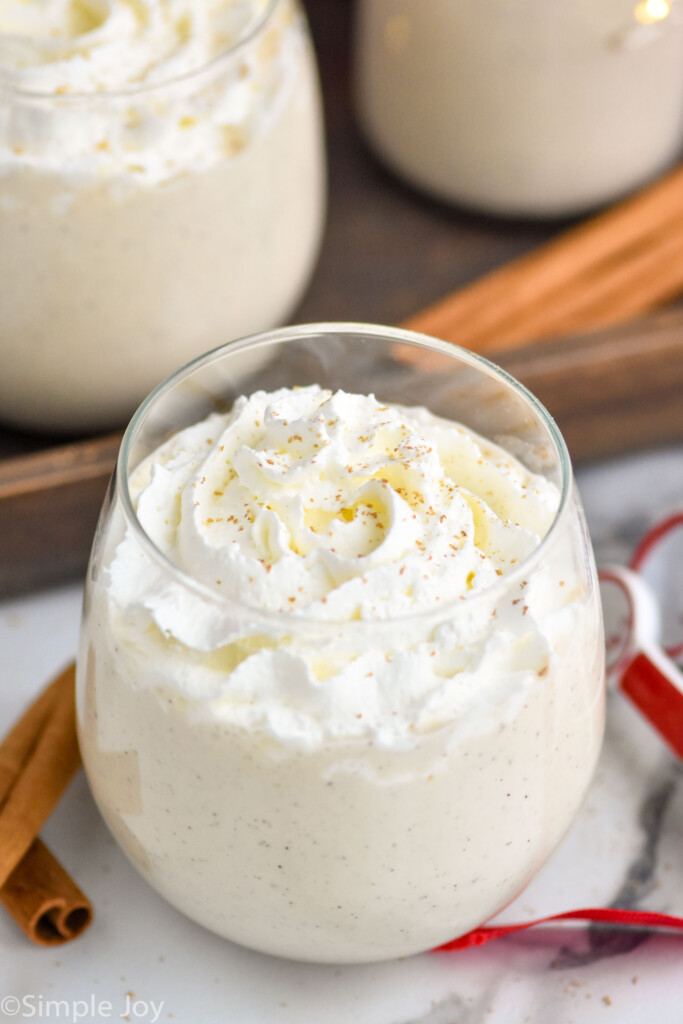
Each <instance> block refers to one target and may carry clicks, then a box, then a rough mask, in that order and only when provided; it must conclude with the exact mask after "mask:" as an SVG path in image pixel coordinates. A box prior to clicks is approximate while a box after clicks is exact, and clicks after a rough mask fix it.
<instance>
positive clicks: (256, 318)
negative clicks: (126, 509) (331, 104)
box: [0, 0, 325, 431]
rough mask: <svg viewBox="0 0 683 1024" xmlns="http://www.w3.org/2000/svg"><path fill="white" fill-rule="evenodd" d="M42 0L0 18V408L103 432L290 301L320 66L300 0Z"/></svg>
mask: <svg viewBox="0 0 683 1024" xmlns="http://www.w3.org/2000/svg"><path fill="white" fill-rule="evenodd" d="M23 6H26V7H30V6H31V5H23ZM39 6H44V5H39V4H34V5H33V7H35V8H38V7H39ZM47 6H48V7H50V10H49V11H48V12H44V13H43V14H41V13H40V12H38V13H35V12H33V13H34V14H35V18H34V23H35V25H36V26H37V27H36V33H37V35H36V36H32V35H30V34H29V33H28V32H27V33H26V34H23V33H24V29H23V27H22V26H23V24H24V23H23V21H22V19H20V18H19V15H18V14H17V17H16V19H15V20H16V21H17V23H18V24H19V26H20V27H19V28H18V29H16V30H15V31H13V30H12V29H11V27H8V26H11V24H12V17H11V14H12V12H10V13H9V14H8V18H9V22H8V24H3V26H2V31H0V163H1V164H2V194H0V305H1V306H2V321H1V322H0V358H1V359H2V366H3V370H2V373H1V374H0V410H1V415H2V418H3V419H4V420H6V421H8V422H11V423H14V424H17V425H20V426H29V427H39V428H44V429H51V430H70V431H71V430H86V429H95V428H99V429H101V428H103V427H104V426H107V425H117V424H124V423H126V422H127V421H128V419H129V418H130V416H131V415H132V413H133V412H134V410H135V408H136V407H137V405H138V404H139V403H140V402H141V401H142V399H143V398H144V397H145V395H146V394H147V393H148V392H149V391H150V390H151V389H152V388H153V387H155V386H156V384H157V383H158V382H159V380H161V379H162V378H163V377H165V376H167V375H168V374H169V373H172V372H173V371H174V370H175V369H176V368H177V367H178V366H180V365H181V364H182V363H184V362H187V361H188V360H189V359H192V358H194V357H196V356H198V355H200V354H201V353H203V352H206V351H207V350H208V349H211V348H215V347H216V346H217V345H220V344H224V343H226V342H228V341H230V340H232V339H234V338H239V337H242V336H243V335H244V334H247V333H250V332H255V331H264V330H266V329H269V328H272V327H275V326H276V325H278V324H280V323H283V322H284V321H285V320H286V319H287V317H288V316H289V315H290V313H291V310H292V309H293V308H294V306H295V304H296V303H297V301H298V300H299V298H300V296H301V294H302V292H303V289H304V287H305V286H306V284H307V282H308V278H309V276H310V273H311V271H312V269H313V265H314V262H315V259H316V257H317V254H318V248H319V244H320V239H321V234H322V227H323V216H324V207H325V160H324V145H323V130H322V117H321V105H320V96H319V88H318V78H317V71H316V65H315V57H314V53H313V48H312V45H311V41H310V37H309V33H308V27H307V24H306V20H305V18H304V15H303V13H302V10H301V7H300V4H299V2H298V0H247V2H245V3H241V4H235V3H232V2H227V0H224V2H221V0H219V2H218V3H215V4H201V3H200V4H198V5H197V4H194V5H193V4H192V3H189V4H185V5H183V3H180V4H179V5H165V4H156V5H155V4H152V5H151V10H147V5H141V4H129V3H124V2H121V3H117V2H116V0H113V2H112V3H106V4H105V3H83V4H71V5H69V4H67V5H59V4H52V5H47ZM62 8H63V11H64V13H63V18H64V20H65V25H64V26H61V25H60V26H58V27H60V28H61V34H60V32H59V31H58V30H57V29H55V30H54V31H53V32H52V34H50V32H49V31H48V30H49V29H51V25H50V19H49V15H53V16H54V15H55V11H57V12H58V13H59V11H60V10H61V9H62ZM24 13H25V16H26V17H25V20H26V21H27V23H28V24H29V25H30V24H31V18H30V15H31V13H32V12H31V11H30V10H28V11H27V12H24ZM41 19H42V20H41ZM242 21H243V22H244V24H243V25H242V26H241V28H240V24H241V22H242ZM168 22H170V24H169V23H168ZM81 23H82V24H81ZM131 23H132V24H133V26H134V30H131V29H130V25H131ZM127 31H128V32H130V36H131V38H130V40H128V39H127V37H125V36H124V38H121V33H125V32H127ZM41 33H42V35H41ZM207 34H209V38H210V41H211V43H212V49H211V50H210V51H209V52H208V53H204V50H206V49H207V46H208V44H207V39H206V38H205V37H206V36H207ZM223 39H224V40H226V41H225V42H224V43H223V42H221V40H223ZM127 43H128V45H127ZM202 45H203V46H204V50H203V49H202ZM115 46H118V51H116V54H115V56H116V59H114V53H113V51H112V47H115ZM165 46H166V47H167V48H168V50H169V53H166V52H165V50H164V47H165ZM221 47H222V49H221ZM34 51H35V53H34ZM214 51H216V52H215V55H214V56H211V53H213V52H214ZM27 54H28V56H26V55H27ZM36 54H37V56H36ZM143 72H144V74H143ZM62 74H63V75H64V78H65V79H66V82H65V83H63V82H62V80H61V79H60V77H59V76H60V75H62ZM98 74H99V76H100V77H98ZM112 76H113V77H114V83H115V84H114V86H113V87H111V88H110V87H109V80H110V78H111V77H112ZM55 79H56V80H55ZM120 83H122V84H120ZM55 86H56V87H55Z"/></svg>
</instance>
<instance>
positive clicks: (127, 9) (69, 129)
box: [0, 0, 302, 184]
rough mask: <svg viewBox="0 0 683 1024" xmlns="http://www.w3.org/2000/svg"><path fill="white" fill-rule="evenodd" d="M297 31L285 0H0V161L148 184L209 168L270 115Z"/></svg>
mask: <svg viewBox="0 0 683 1024" xmlns="http://www.w3.org/2000/svg"><path fill="white" fill-rule="evenodd" d="M261 26H263V28H262V31H256V30H257V29H260V28H261ZM252 32H255V35H254V38H253V40H252V41H251V42H250V43H249V44H248V45H246V46H245V47H243V48H238V50H237V51H236V53H235V58H234V59H230V60H225V61H216V60H215V59H216V58H218V57H220V55H222V54H226V53H227V52H228V51H230V50H231V49H232V48H234V47H235V46H236V45H237V44H238V43H239V42H240V41H242V40H245V39H246V38H247V37H251V34H252ZM301 40H302V31H301V22H300V19H299V17H298V16H297V15H296V14H295V5H294V3H293V0H278V2H276V3H273V0H202V2H198V0H0V172H4V173H8V172H9V171H11V170H13V169H16V168H24V167H26V166H30V167H33V168H35V169H36V170H40V171H43V172H49V173H52V174H57V175H59V176H60V177H61V178H63V179H65V180H67V181H80V182H82V181H83V180H84V179H90V178H95V179H101V178H105V179H106V178H111V177H121V176H122V175H127V176H128V177H130V178H131V179H132V180H133V181H134V182H136V183H137V184H140V183H145V182H147V183H152V184H154V183H158V182H159V181H164V180H166V179H168V178H172V177H174V176H176V175H178V174H181V173H183V172H186V171H187V170H188V169H192V170H202V169H206V168H209V167H212V166H214V165H215V164H216V163H217V162H219V161H220V160H222V159H225V158H226V157H234V156H236V155H238V154H239V153H241V152H242V150H243V149H244V148H245V147H246V146H247V145H248V144H249V142H250V141H251V140H252V139H253V138H254V137H255V136H258V134H259V133H260V132H262V131H263V130H265V129H266V128H267V126H268V125H269V124H271V123H273V120H274V118H275V117H276V116H277V113H278V112H279V110H280V109H281V108H282V105H283V104H284V103H285V101H286V98H287V97H288V96H289V94H290V93H291V82H292V80H293V77H294V76H293V72H294V70H295V69H296V68H297V67H298V64H299V61H300V58H301ZM212 62H215V63H213V64H212ZM202 69H204V70H202ZM195 72H200V74H197V75H195V74H194V73H195ZM3 87H9V89H8V91H7V92H6V93H5V94H4V95H3V92H2V90H3ZM12 90H18V92H13V91H12ZM27 93H28V94H33V95H35V96H37V97H42V98H46V99H47V100H50V101H51V103H48V104H43V103H41V102H40V101H38V102H36V101H33V100H31V99H28V98H27V97H26V96H25V95H24V94H27ZM74 98H76V99H77V102H75V103H74V102H71V103H70V102H69V100H73V99H74Z"/></svg>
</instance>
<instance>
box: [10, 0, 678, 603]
mask: <svg viewBox="0 0 683 1024" xmlns="http://www.w3.org/2000/svg"><path fill="white" fill-rule="evenodd" d="M308 10H309V16H310V20H311V26H312V30H313V34H314V39H315V43H316V47H317V51H318V56H319V63H320V68H321V78H322V82H323V92H324V97H325V107H326V117H327V130H328V148H329V156H330V203H329V213H328V223H327V230H326V234H325V239H324V242H323V248H322V252H321V256H320V261H319V264H318V267H317V269H316V272H315V275H314V278H313V281H312V283H311V286H310V289H309V291H308V293H307V295H306V296H305V298H304V300H303V302H302V303H301V305H300V307H299V309H298V310H297V311H296V312H295V314H294V316H293V318H292V322H306V321H315V320H359V321H370V322H379V323H399V322H400V321H401V320H403V319H405V318H406V317H408V316H410V315H411V314H413V313H414V312H415V311H416V310H417V309H420V308H422V307H424V306H426V305H429V304H430V303H432V302H434V301H435V300H437V299H439V298H441V297H442V296H443V295H445V294H446V293H448V292H450V291H452V290H454V289H455V288H457V287H459V286H461V285H464V284H466V283H467V282H469V281H471V280H473V279H475V278H477V277H480V276H481V275H482V274H484V273H486V272H487V271H489V270H492V269H493V268H495V267H497V266H500V265H501V264H503V263H505V262H507V261H508V260H510V259H513V258H514V257H516V256H519V255H521V254H522V253H523V252H526V251H528V250H530V249H532V248H535V247H536V246H538V245H540V244H541V243H543V242H544V241H546V240H548V239H549V238H550V237H552V236H553V235H554V234H556V233H557V232H558V231H559V230H560V229H561V228H563V227H564V226H565V225H564V224H558V223H555V224H547V223H545V224H537V223H523V222H504V223H502V222H500V221H493V220H489V219H487V218H484V217H477V216H472V215H469V214H466V213H463V212H458V211H455V210H451V209H448V208H446V207H444V206H442V205H439V204H437V203H433V202H431V201H430V200H428V199H425V198H423V197H421V196H420V195H418V194H417V193H413V192H412V191H410V190H409V189H407V188H404V187H403V186H402V185H401V184H399V183H398V182H397V181H395V180H394V179H393V178H391V177H390V176H389V175H388V174H387V173H386V172H385V171H384V170H383V169H382V168H381V167H380V166H379V165H378V164H377V163H376V162H375V161H374V160H373V158H372V157H371V156H370V154H369V153H368V152H367V150H366V148H365V147H364V145H363V143H362V142H361V140H360V139H359V137H358V134H357V132H356V130H355V127H354V122H353V116H352V110H351V102H350V90H349V84H348V68H349V32H350V8H349V5H348V4H347V3H346V2H344V0H309V2H308ZM681 339H683V328H682V327H681V322H680V318H679V315H678V314H667V315H663V316H658V317H655V318H654V319H650V320H648V321H646V322H643V323H642V324H637V325H634V326H633V327H630V328H629V329H628V331H624V329H623V328H621V329H619V330H618V331H611V332H607V333H605V334H601V335H599V336H595V337H592V336H586V337H585V338H580V339H576V338H574V339H562V340H561V341H553V342H550V343H548V342H545V343H543V345H542V346H540V345H533V346H530V347H528V348H527V349H523V350H518V351H516V352H508V353H505V354H504V355H503V354H501V356H500V358H499V359H498V360H497V361H498V362H500V363H501V365H503V366H505V367H506V368H507V369H509V370H510V372H511V373H513V374H514V375H515V376H517V377H519V379H521V380H522V381H524V382H525V383H526V384H527V385H528V386H529V387H530V388H531V389H532V390H533V391H534V392H535V393H536V394H537V395H538V396H539V398H540V399H541V400H542V401H543V402H545V404H546V405H547V406H548V408H549V409H550V411H551V412H552V413H553V414H554V415H555V416H556V418H557V419H558V422H559V424H560V427H561V429H562V430H563V432H564V434H565V436H566V438H567V440H568V443H569V445H570V449H571V450H572V454H573V456H574V458H576V459H582V458H594V457H597V456H600V455H605V454H611V453H614V452H618V451H624V450H628V449H631V448H635V447H639V446H643V445H650V444H656V443H661V442H662V441H666V440H670V439H672V438H674V437H680V436H683V402H681V400H680V396H681V394H682V393H683V358H681V345H682V344H683V342H682V340H681ZM494 358H495V356H494ZM119 438H120V435H118V434H117V435H112V436H108V437H104V438H95V439H87V440H76V441H72V442H70V443H64V441H59V440H58V439H55V438H48V437H39V436H29V435H26V434H21V433H18V432H12V431H9V430H4V431H2V430H0V595H2V596H7V595H9V594H16V593H19V592H21V591H24V590H27V589H30V588H33V587H37V586H45V585H49V584H53V583H56V582H58V581H61V580H63V579H66V578H70V577H77V576H78V575H80V574H82V573H83V570H84V566H85V562H86V559H87V554H88V550H89V547H90V543H91V538H92V534H93V531H94V528H95V523H96V518H97V513H98V510H99V507H100V505H101V502H102V498H103V496H104V492H105V488H106V484H107V480H108V478H109V475H110V473H111V470H112V468H113V465H114V461H115V456H116V451H117V448H118V443H119Z"/></svg>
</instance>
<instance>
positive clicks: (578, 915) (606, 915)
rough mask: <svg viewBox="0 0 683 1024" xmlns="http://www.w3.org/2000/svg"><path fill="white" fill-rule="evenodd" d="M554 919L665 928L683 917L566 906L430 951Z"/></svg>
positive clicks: (682, 923)
mask: <svg viewBox="0 0 683 1024" xmlns="http://www.w3.org/2000/svg"><path fill="white" fill-rule="evenodd" d="M554 921H592V922H595V923H598V924H614V925H620V926H621V927H622V928H638V929H644V928H667V929H671V930H674V931H683V917H672V915H671V914H656V913H654V912H653V911H650V910H621V909H619V908H617V907H595V908H590V907H589V908H587V909H585V910H567V911H565V913H563V914H552V915H551V916H550V917H539V918H538V919H537V920H535V921H524V922H523V923H521V924H501V925H485V926H484V927H483V928H475V929H474V931H471V932H467V934H466V935H461V936H460V938H459V939H453V940H452V941H451V942H445V943H444V944H443V946H437V947H436V948H435V949H433V950H432V953H447V952H452V951H453V950H458V949H469V948H470V947H472V946H484V945H485V944H486V943H487V942H491V941H492V940H493V939H500V938H502V937H503V936H505V935H512V934H513V933H514V932H522V931H525V930H526V929H527V928H533V927H534V926H535V925H538V924H552V923H553V922H554Z"/></svg>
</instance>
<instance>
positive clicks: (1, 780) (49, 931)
mask: <svg viewBox="0 0 683 1024" xmlns="http://www.w3.org/2000/svg"><path fill="white" fill-rule="evenodd" d="M79 763H80V755H79V751H78V742H77V739H76V729H75V706H74V666H73V665H70V666H69V667H68V668H67V669H66V670H65V671H64V672H63V673H62V674H61V675H60V676H58V677H57V679H55V680H54V681H53V682H52V683H51V684H50V685H49V686H48V687H46V689H45V690H44V691H43V692H42V693H41V694H40V696H39V697H38V699H37V700H36V701H35V702H34V704H32V705H31V707H30V708H29V709H28V711H27V712H26V713H25V714H24V716H23V717H22V718H21V719H20V720H19V721H18V722H17V724H16V725H15V726H14V728H13V729H12V730H11V731H10V733H9V734H8V736H6V737H5V739H4V740H3V742H2V744H0V903H2V904H3V906H5V908H6V909H7V910H8V911H9V912H10V913H11V914H12V916H13V917H14V918H15V920H16V921H17V922H18V923H19V924H20V926H21V927H22V928H23V929H24V931H25V932H26V934H27V935H28V936H29V938H31V939H32V940H33V941H34V942H37V943H39V944H42V945H45V944H50V945H54V944H56V943H59V942H64V941H67V940H68V939H71V938H74V937H75V936H76V935H78V934H80V933H81V932H82V931H83V929H84V928H85V927H87V925H88V924H89V923H90V920H91V918H92V908H91V906H90V904H89V902H88V900H87V898H86V897H85V896H84V895H83V893H82V892H81V891H80V889H79V888H78V887H77V886H76V885H75V883H74V882H73V881H72V880H71V879H70V878H69V876H68V875H67V873H66V872H65V871H64V869H63V868H62V867H61V865H60V864H59V862H58V861H57V860H56V859H55V858H54V857H53V855H52V854H51V853H50V851H49V850H48V849H47V847H46V846H45V845H44V844H43V843H42V842H41V841H40V840H39V839H37V838H36V837H37V834H38V831H39V830H40V828H41V827H42V825H43V823H44V822H45V820H46V818H47V817H48V816H49V815H50V813H51V812H52V811H53V810H54V808H55V806H56V804H57V801H58V800H59V798H60V796H61V795H62V793H63V791H64V789H65V788H66V786H67V785H68V783H69V782H70V781H71V778H72V776H73V774H74V773H75V771H76V769H77V768H78V765H79Z"/></svg>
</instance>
